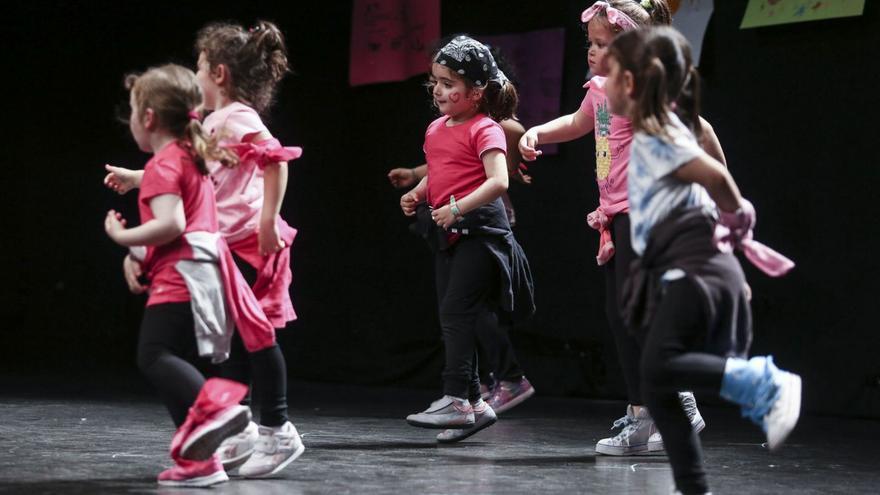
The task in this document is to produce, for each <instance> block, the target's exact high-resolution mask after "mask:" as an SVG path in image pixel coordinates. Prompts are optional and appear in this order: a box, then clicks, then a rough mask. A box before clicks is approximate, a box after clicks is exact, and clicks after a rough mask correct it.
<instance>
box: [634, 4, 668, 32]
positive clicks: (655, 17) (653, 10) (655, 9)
mask: <svg viewBox="0 0 880 495" xmlns="http://www.w3.org/2000/svg"><path fill="white" fill-rule="evenodd" d="M639 5H641V6H642V8H643V9H645V10H646V11H647V12H648V15H649V16H651V25H652V26H671V25H672V10H671V9H670V8H669V4H668V3H666V0H641V2H639Z"/></svg>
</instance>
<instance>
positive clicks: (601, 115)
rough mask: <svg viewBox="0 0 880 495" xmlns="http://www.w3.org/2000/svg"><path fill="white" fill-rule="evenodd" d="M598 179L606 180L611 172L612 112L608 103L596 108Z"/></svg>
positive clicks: (605, 102) (604, 102)
mask: <svg viewBox="0 0 880 495" xmlns="http://www.w3.org/2000/svg"><path fill="white" fill-rule="evenodd" d="M596 121H597V122H598V124H599V125H598V126H596V178H597V179H599V180H605V179H606V178H608V174H609V173H610V172H611V147H610V146H609V144H608V136H609V135H610V134H611V112H609V111H608V101H607V100H606V101H603V102H602V103H599V105H598V107H597V108H596Z"/></svg>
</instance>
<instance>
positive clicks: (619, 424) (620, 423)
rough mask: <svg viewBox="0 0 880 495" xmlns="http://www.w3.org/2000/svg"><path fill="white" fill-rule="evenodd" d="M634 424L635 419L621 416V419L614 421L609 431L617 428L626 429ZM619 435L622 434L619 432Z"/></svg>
mask: <svg viewBox="0 0 880 495" xmlns="http://www.w3.org/2000/svg"><path fill="white" fill-rule="evenodd" d="M635 422H636V419H635V418H633V417H631V416H629V415H627V416H623V417H621V418H618V419H616V420H614V423H612V424H611V429H612V430H616V429H618V428H626V427H628V426H630V425H632V424H633V423H635ZM621 433H623V432H621Z"/></svg>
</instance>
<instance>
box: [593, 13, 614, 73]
mask: <svg viewBox="0 0 880 495" xmlns="http://www.w3.org/2000/svg"><path fill="white" fill-rule="evenodd" d="M613 39H614V32H613V31H612V30H611V26H610V25H609V24H608V21H607V20H606V19H603V18H601V17H598V16H597V17H594V18H592V19H590V22H589V23H588V24H587V41H588V42H589V43H590V49H589V50H587V63H588V64H589V65H590V72H592V73H593V74H595V75H597V76H606V75H608V74H607V71H606V70H605V68H604V65H603V63H602V61H603V59H604V58H605V53H607V52H608V45H610V44H611V41H612V40H613Z"/></svg>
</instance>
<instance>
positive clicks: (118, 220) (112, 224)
mask: <svg viewBox="0 0 880 495" xmlns="http://www.w3.org/2000/svg"><path fill="white" fill-rule="evenodd" d="M123 230H125V219H124V218H122V213H118V212H116V211H115V210H110V211H108V212H107V216H106V217H105V218H104V231H105V232H107V235H108V236H109V237H110V238H111V239H113V241H114V242H118V241H117V237H118V235H119V233H120V232H122V231H123Z"/></svg>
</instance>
